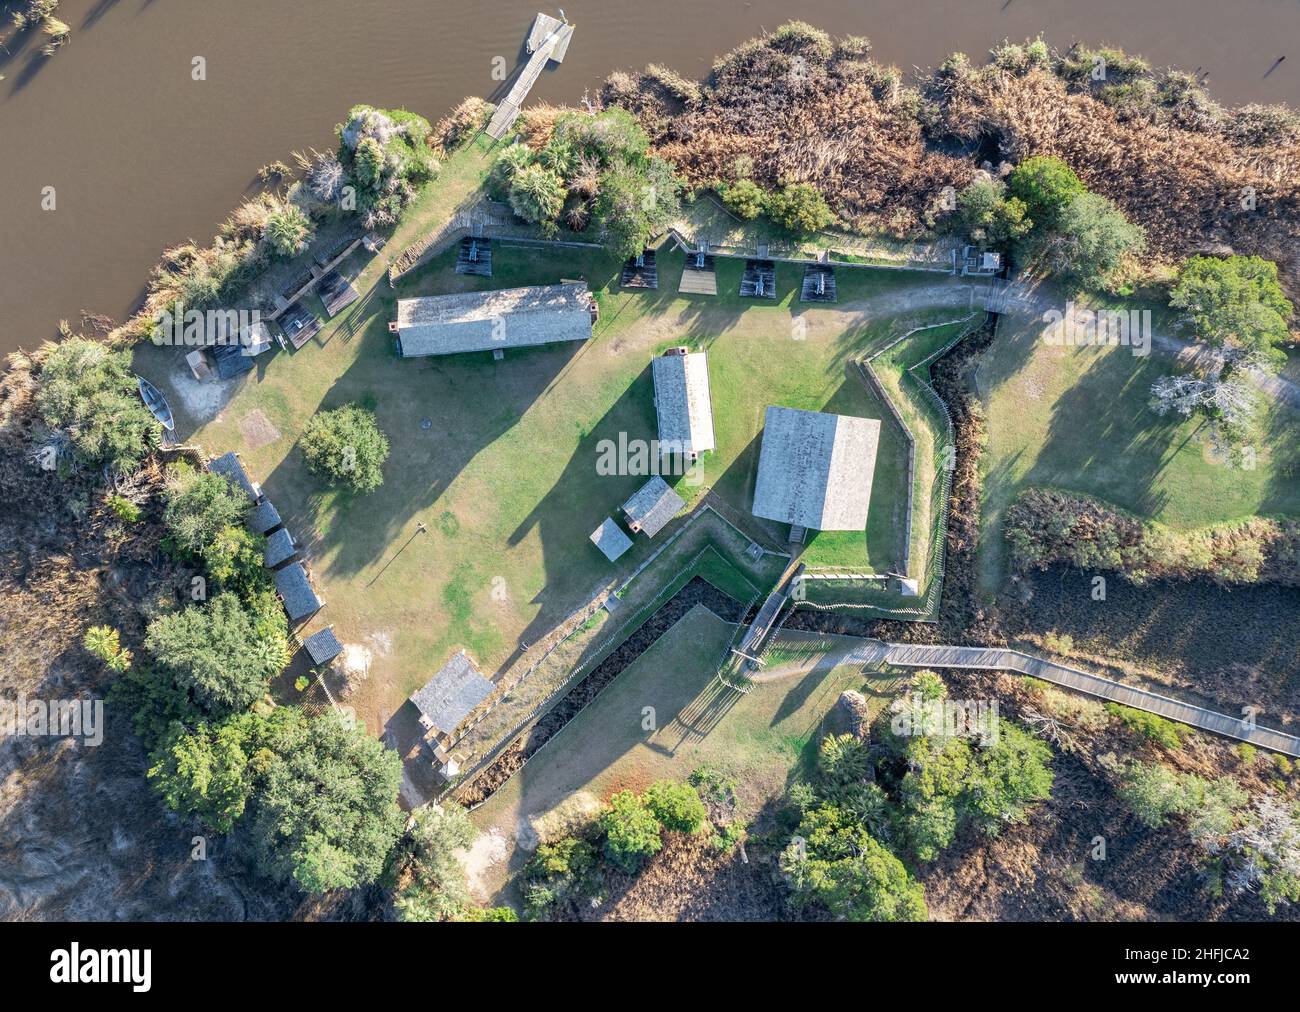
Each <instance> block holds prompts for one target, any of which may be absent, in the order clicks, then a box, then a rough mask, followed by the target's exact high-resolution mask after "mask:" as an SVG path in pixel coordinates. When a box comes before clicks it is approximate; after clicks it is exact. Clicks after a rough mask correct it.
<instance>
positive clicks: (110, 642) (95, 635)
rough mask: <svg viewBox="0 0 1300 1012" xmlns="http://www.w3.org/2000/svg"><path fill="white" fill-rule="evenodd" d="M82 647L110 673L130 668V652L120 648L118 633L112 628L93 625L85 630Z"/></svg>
mask: <svg viewBox="0 0 1300 1012" xmlns="http://www.w3.org/2000/svg"><path fill="white" fill-rule="evenodd" d="M81 643H82V646H84V647H85V648H86V650H87V651H89V652H90V653H92V654H94V655H95V656H96V657H98V658H99V659H100V660H101V661H103V662H104V664H105V665H106V666H107V667H108V669H109V670H110V671H117V672H122V671H126V670H127V669H129V668H130V667H131V651H130V650H125V649H123V648H122V643H121V639H120V636H119V634H118V631H117V630H116V629H114V628H113V627H112V626H107V625H93V626H91V627H90V628H89V629H87V630H86V635H85V636H84V637H83V639H82V641H81Z"/></svg>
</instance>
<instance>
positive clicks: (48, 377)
mask: <svg viewBox="0 0 1300 1012" xmlns="http://www.w3.org/2000/svg"><path fill="white" fill-rule="evenodd" d="M36 406H37V410H38V411H39V412H40V415H41V420H42V421H43V422H44V423H45V424H46V425H48V426H50V427H51V428H53V429H58V430H60V431H61V432H63V433H65V434H66V435H67V437H68V441H69V442H70V444H71V446H72V448H73V450H74V452H75V453H76V455H77V456H78V457H79V458H80V459H81V460H83V461H84V462H86V463H89V464H96V465H98V464H103V465H105V466H107V467H108V468H110V469H111V470H112V471H114V472H116V473H117V474H129V473H130V472H131V471H133V470H134V469H135V467H136V465H138V464H139V463H140V461H141V460H142V459H144V456H145V454H146V453H148V452H149V450H151V449H152V448H153V447H155V446H157V445H158V442H159V437H160V435H161V429H160V428H159V426H158V422H157V421H156V420H155V419H154V417H153V415H151V414H149V411H148V409H147V408H146V407H145V406H144V404H143V403H142V402H141V400H140V395H139V387H138V384H137V381H136V378H135V375H134V374H133V373H132V372H131V355H130V353H129V352H126V351H110V350H109V349H108V348H107V347H106V346H104V345H102V344H99V343H98V342H95V341H88V340H86V339H85V338H82V337H70V338H67V339H66V340H64V341H62V342H61V343H59V344H57V345H55V346H54V348H53V349H51V351H50V352H49V354H48V355H46V356H45V358H44V360H43V361H42V363H41V370H40V387H39V389H38V390H37V391H36Z"/></svg>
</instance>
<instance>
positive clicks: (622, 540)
mask: <svg viewBox="0 0 1300 1012" xmlns="http://www.w3.org/2000/svg"><path fill="white" fill-rule="evenodd" d="M591 543H592V544H593V545H595V546H596V547H597V548H599V549H600V550H601V551H602V552H604V553H605V558H607V559H609V561H610V562H615V561H616V560H617V559H618V557H619V556H620V555H622V554H623V553H624V552H626V551H627V550H628V549H629V548H631V547H632V539H631V538H629V537H628V536H627V535H626V534H624V533H623V528H622V527H620V526H619V525H618V524H617V523H615V522H614V518H613V517H606V518H605V522H604V523H602V524H601V525H600V526H599V527H597V528H596V529H595V530H594V531H592V532H591Z"/></svg>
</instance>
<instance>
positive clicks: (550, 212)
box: [510, 164, 565, 223]
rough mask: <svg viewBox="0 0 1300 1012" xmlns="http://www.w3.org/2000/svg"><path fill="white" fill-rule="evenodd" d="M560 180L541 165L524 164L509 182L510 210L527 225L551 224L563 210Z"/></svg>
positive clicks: (562, 192) (562, 181)
mask: <svg viewBox="0 0 1300 1012" xmlns="http://www.w3.org/2000/svg"><path fill="white" fill-rule="evenodd" d="M564 194H565V189H564V180H563V179H561V178H560V176H559V175H558V174H557V173H555V172H552V171H551V170H550V169H546V168H543V167H542V166H541V165H536V164H534V165H526V166H524V167H523V168H522V169H520V170H519V171H518V172H516V173H515V175H514V179H513V180H512V181H511V183H510V209H511V210H512V211H514V212H515V214H517V215H519V217H521V218H523V219H524V220H525V221H531V222H535V223H537V222H551V221H554V220H555V219H556V218H557V217H559V214H560V209H561V208H562V207H564Z"/></svg>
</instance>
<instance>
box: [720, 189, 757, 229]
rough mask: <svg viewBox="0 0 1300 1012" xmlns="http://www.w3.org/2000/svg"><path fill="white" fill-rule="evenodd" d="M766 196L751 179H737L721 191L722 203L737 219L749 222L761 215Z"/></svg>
mask: <svg viewBox="0 0 1300 1012" xmlns="http://www.w3.org/2000/svg"><path fill="white" fill-rule="evenodd" d="M765 200H766V195H765V194H764V193H763V188H762V187H761V186H759V185H758V184H757V183H755V182H754V181H753V180H751V179H738V180H736V181H735V182H734V183H728V184H727V185H726V186H724V187H723V189H722V203H723V204H724V205H725V206H726V208H727V210H728V211H730V212H731V213H732V214H734V215H735V216H736V217H738V218H743V219H744V220H745V221H751V220H752V219H754V218H757V217H758V216H759V215H760V214H762V213H763V205H764V203H765Z"/></svg>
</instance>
